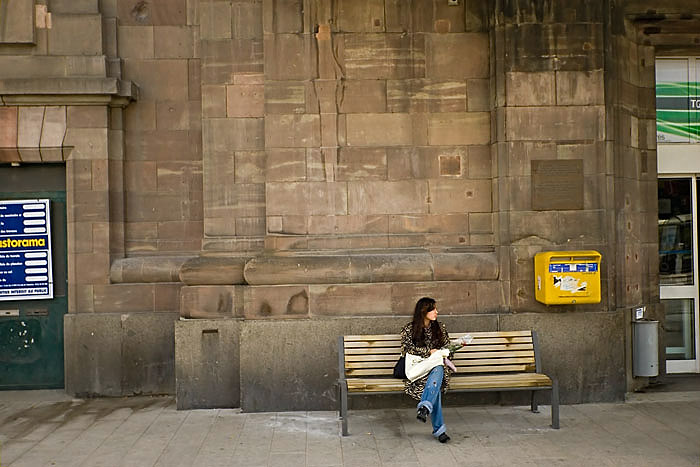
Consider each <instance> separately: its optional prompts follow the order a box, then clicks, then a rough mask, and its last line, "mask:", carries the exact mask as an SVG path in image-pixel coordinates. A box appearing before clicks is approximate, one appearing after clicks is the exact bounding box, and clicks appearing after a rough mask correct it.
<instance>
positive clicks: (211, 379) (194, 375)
mask: <svg viewBox="0 0 700 467" xmlns="http://www.w3.org/2000/svg"><path fill="white" fill-rule="evenodd" d="M174 328H175V330H174V337H175V399H176V403H177V408H178V409H179V410H189V409H198V408H216V407H221V408H230V407H239V406H240V368H239V366H240V322H239V321H236V320H231V319H197V320H186V321H177V322H176V323H175V326H174Z"/></svg>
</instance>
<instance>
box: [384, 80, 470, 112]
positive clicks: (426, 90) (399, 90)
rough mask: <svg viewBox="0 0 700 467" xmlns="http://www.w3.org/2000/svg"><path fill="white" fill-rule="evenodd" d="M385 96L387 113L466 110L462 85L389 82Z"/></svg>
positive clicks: (416, 81) (462, 83) (464, 87)
mask: <svg viewBox="0 0 700 467" xmlns="http://www.w3.org/2000/svg"><path fill="white" fill-rule="evenodd" d="M386 95H387V97H386V99H387V104H388V109H389V112H411V113H414V112H464V111H466V110H467V85H466V82H464V81H434V80H426V79H404V80H389V81H387V91H386Z"/></svg>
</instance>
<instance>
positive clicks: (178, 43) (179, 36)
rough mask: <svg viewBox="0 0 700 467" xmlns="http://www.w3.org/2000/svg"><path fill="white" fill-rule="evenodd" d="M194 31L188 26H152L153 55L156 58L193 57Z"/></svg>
mask: <svg viewBox="0 0 700 467" xmlns="http://www.w3.org/2000/svg"><path fill="white" fill-rule="evenodd" d="M194 31H195V29H194V28H192V27H190V26H154V27H153V35H154V46H155V56H156V57H158V58H193V57H194V56H195V55H194Z"/></svg>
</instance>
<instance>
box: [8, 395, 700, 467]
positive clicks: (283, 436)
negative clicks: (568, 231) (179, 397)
mask: <svg viewBox="0 0 700 467" xmlns="http://www.w3.org/2000/svg"><path fill="white" fill-rule="evenodd" d="M541 409H542V412H541V413H539V414H533V413H530V412H529V410H528V407H499V406H478V407H450V406H447V407H446V408H445V419H446V424H447V426H448V433H449V434H450V436H452V441H451V442H450V443H448V444H446V445H442V444H440V443H438V442H437V441H436V440H434V439H433V438H432V437H431V436H430V426H429V424H426V425H424V424H422V423H419V422H418V421H416V419H415V412H414V411H413V410H411V409H398V410H379V411H364V410H363V411H352V410H351V411H350V419H349V421H350V424H349V426H350V432H351V436H348V437H345V438H343V437H341V436H340V435H339V432H340V426H339V422H338V420H337V416H336V413H334V412H282V413H255V414H244V413H241V412H240V411H239V410H216V409H214V410H191V411H177V410H176V409H175V401H174V399H173V398H172V397H131V398H117V399H88V400H82V399H71V398H70V397H67V396H65V394H62V393H61V392H57V391H28V392H0V465H1V466H2V467H9V466H12V467H40V466H51V467H53V466H71V467H78V466H95V467H97V466H104V467H115V466H128V467H140V466H149V467H150V466H167V467H172V466H202V467H215V466H245V467H254V466H283V467H294V466H362V467H371V466H401V467H408V466H428V465H430V466H435V465H437V466H440V467H447V466H516V465H517V466H577V467H578V466H587V465H588V466H596V467H598V466H634V467H639V466H674V467H684V466H688V467H700V391H698V392H684V393H660V394H643V395H639V396H635V397H634V398H633V400H631V401H628V402H626V403H615V404H582V405H564V406H562V407H561V429H560V430H553V429H551V428H549V422H550V412H549V407H548V406H541Z"/></svg>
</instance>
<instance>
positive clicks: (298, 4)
mask: <svg viewBox="0 0 700 467" xmlns="http://www.w3.org/2000/svg"><path fill="white" fill-rule="evenodd" d="M303 10H304V2H303V1H302V0H288V1H285V2H280V3H276V2H273V1H272V0H263V31H264V32H265V33H278V34H283V33H300V32H303V23H304V14H303Z"/></svg>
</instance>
